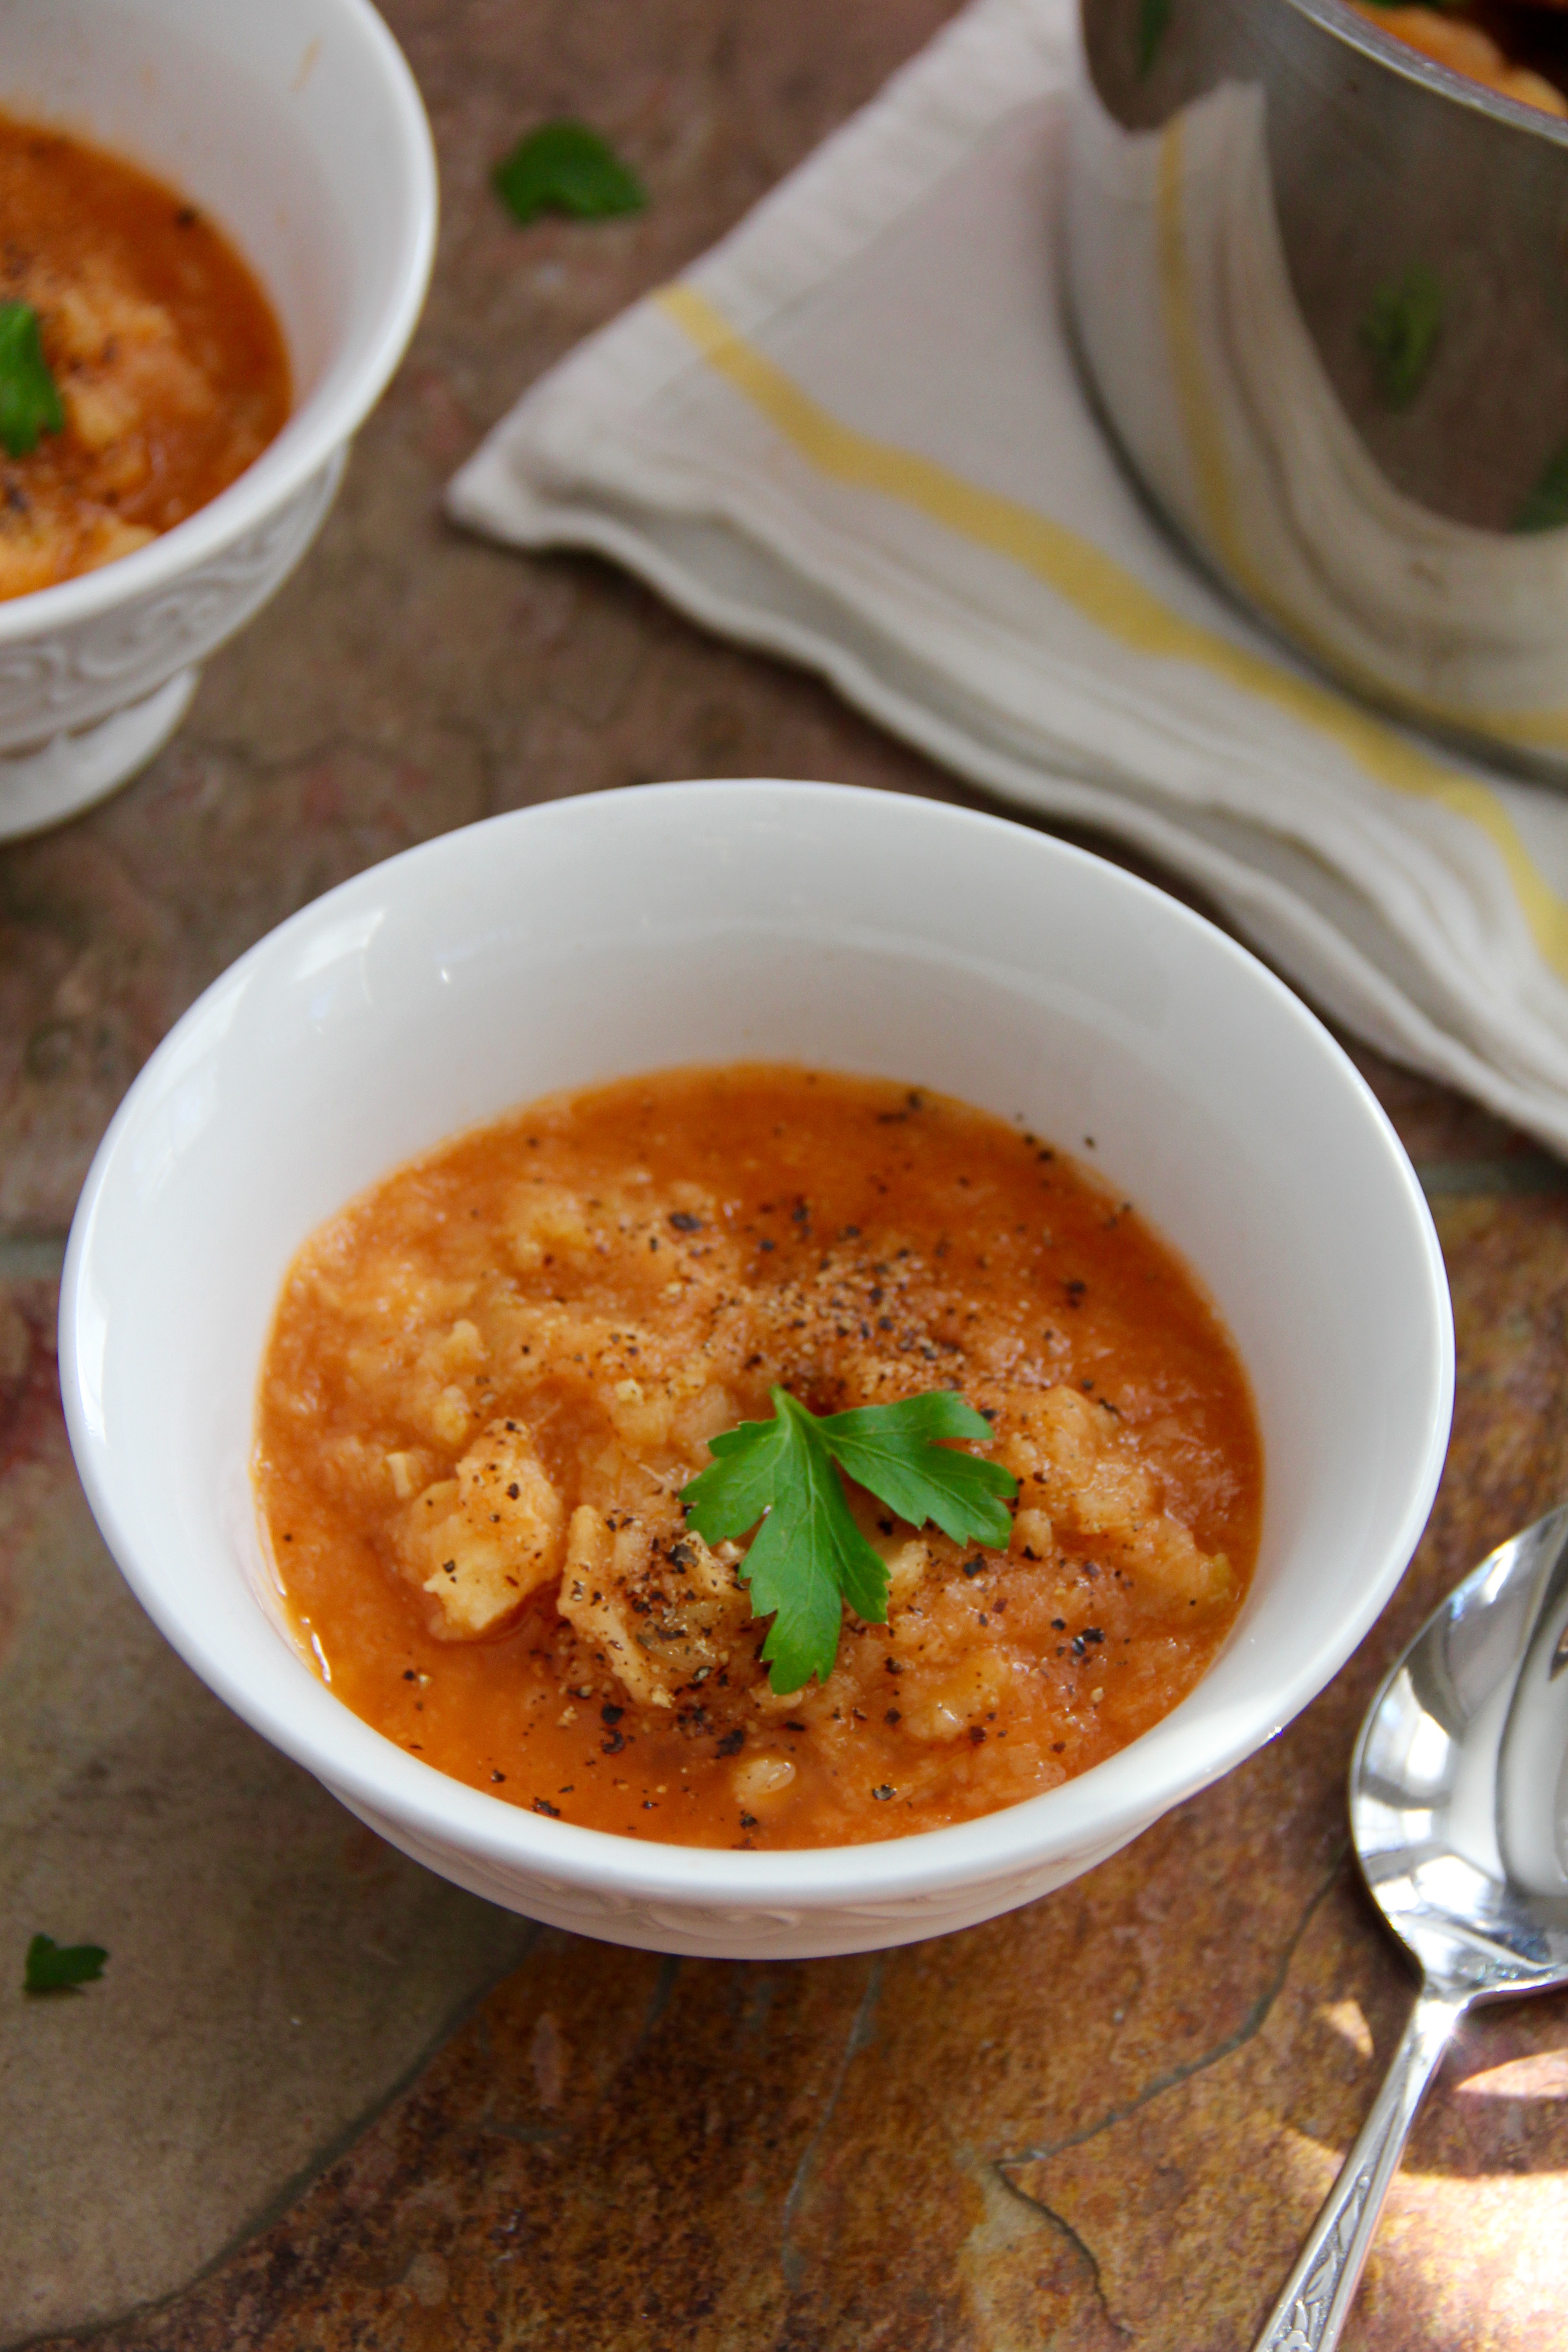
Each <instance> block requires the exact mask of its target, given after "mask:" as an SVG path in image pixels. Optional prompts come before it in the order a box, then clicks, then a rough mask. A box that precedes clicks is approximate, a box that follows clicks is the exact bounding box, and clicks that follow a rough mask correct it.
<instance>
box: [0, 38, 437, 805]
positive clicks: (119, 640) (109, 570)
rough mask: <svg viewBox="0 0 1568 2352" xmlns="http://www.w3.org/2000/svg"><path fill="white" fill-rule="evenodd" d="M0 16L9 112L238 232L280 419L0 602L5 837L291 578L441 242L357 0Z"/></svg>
mask: <svg viewBox="0 0 1568 2352" xmlns="http://www.w3.org/2000/svg"><path fill="white" fill-rule="evenodd" d="M0 107H3V108H4V110H5V112H6V113H8V114H11V115H13V116H15V117H16V118H17V119H19V120H21V121H28V122H43V123H47V124H49V125H51V126H52V127H53V128H55V129H58V130H60V131H67V132H72V133H75V134H77V135H78V136H79V137H82V138H86V139H89V140H90V141H92V142H94V143H95V144H97V145H99V146H102V147H106V148H109V149H110V150H111V151H112V152H114V153H115V154H117V155H121V156H123V157H124V158H125V159H126V160H127V161H128V162H131V163H137V164H140V165H141V166H142V169H143V170H145V171H148V172H151V173H153V175H154V176H155V177H156V178H158V179H161V180H163V181H166V182H167V183H168V184H170V185H171V186H172V187H174V188H176V189H177V190H178V191H179V192H180V194H182V195H184V196H187V197H189V198H190V199H191V201H192V202H193V203H195V204H196V205H200V207H201V209H202V210H203V211H204V212H205V213H206V214H208V215H210V216H211V218H212V219H213V220H214V221H215V222H216V223H217V225H218V226H220V227H221V228H222V229H223V230H224V231H225V233H226V235H227V236H229V237H230V238H232V240H233V242H234V244H235V245H236V246H237V248H238V249H239V251H240V252H241V253H242V254H243V255H244V257H245V258H246V260H247V262H248V263H249V264H250V266H251V268H253V269H254V270H255V272H256V274H257V276H258V278H259V279H260V281H261V283H262V286H263V287H264V288H265V289H266V291H267V293H268V297H269V298H270V299H271V301H272V303H273V306H274V308H275V309H276V310H277V312H278V315H279V321H280V323H281V325H282V328H283V332H284V340H285V341H286V342H287V344H288V348H289V364H290V367H291V370H292V373H293V377H294V410H293V414H292V415H290V416H289V421H288V423H287V424H286V425H284V427H283V430H282V432H281V433H280V434H279V436H278V438H277V439H276V440H275V441H274V442H273V443H272V444H271V446H269V447H268V448H267V449H265V450H263V452H262V454H261V456H260V457H258V459H257V461H256V463H255V464H254V465H253V466H250V467H247V469H246V471H245V472H244V473H243V474H241V475H240V476H239V478H238V479H237V481H234V482H232V483H231V484H230V485H229V487H228V488H227V489H226V490H224V491H222V492H220V493H219V495H218V497H216V499H213V500H212V502H211V504H210V505H208V506H205V507H203V508H201V509H199V511H198V512H197V513H195V514H194V515H192V516H190V517H189V518H188V519H187V520H185V521H184V522H183V523H180V524H178V525H177V526H176V527H175V528H174V530H170V531H166V532H164V533H163V536H162V537H161V538H159V539H154V540H153V541H151V542H150V544H149V545H147V546H146V547H143V548H140V549H138V550H137V551H136V552H135V553H134V554H132V555H127V556H122V557H121V558H120V560H119V561H118V562H113V563H108V564H105V565H104V566H103V567H102V568H101V569H100V570H99V571H97V572H87V573H85V574H84V575H83V576H82V577H81V578H80V579H78V580H67V581H63V582H62V583H60V584H59V586H58V587H55V588H44V589H40V590H39V591H38V592H37V593H36V594H34V595H30V596H17V597H14V598H12V599H10V600H9V601H8V602H5V603H0V840H4V839H5V838H6V837H8V836H10V835H16V834H21V833H27V832H32V831H34V830H36V829H37V827H38V826H40V825H43V824H54V823H56V822H58V819H60V818H61V817H64V816H68V815H70V814H73V813H74V812H75V811H76V810H77V809H79V808H83V807H86V806H87V805H88V804H89V803H90V802H92V801H94V800H97V799H100V798H101V796H102V795H103V794H104V793H107V792H110V791H112V790H113V789H114V787H115V786H116V785H117V784H119V783H122V782H125V780H126V778H127V777H129V776H131V775H132V774H133V773H134V772H135V771H136V770H137V769H138V768H139V767H141V766H142V764H143V762H144V761H147V760H149V759H150V758H151V757H152V756H153V753H154V752H155V751H157V750H158V749H159V748H160V746H161V745H162V743H163V741H164V740H166V738H167V737H168V736H169V734H170V733H171V732H172V731H173V730H174V727H175V726H177V725H178V723H179V720H180V719H181V717H182V716H183V714H184V709H185V707H186V705H187V704H188V702H189V701H190V698H191V695H192V693H193V692H194V690H195V681H196V670H195V665H196V664H197V663H199V662H200V661H202V660H203V659H204V658H205V656H206V655H207V654H209V653H211V652H212V650H213V648H214V647H215V646H218V645H221V644H222V642H223V640H224V639H225V638H226V637H228V636H231V635H233V634H234V632H235V630H236V629H237V628H239V627H241V626H242V625H243V624H244V623H245V622H246V621H247V620H248V619H249V618H250V616H251V614H253V613H255V612H256V611H257V610H258V608H259V607H260V606H261V605H262V604H265V602H266V601H267V599H268V596H270V595H271V594H272V593H273V592H274V591H275V590H276V589H277V588H278V587H279V585H280V584H281V583H282V582H283V581H284V580H285V579H286V578H287V577H288V574H289V572H291V571H292V570H293V568H294V566H295V564H296V563H297V562H299V560H300V556H301V555H303V553H304V551H305V550H306V548H307V547H308V546H309V545H310V541H311V540H312V539H313V538H314V537H315V534H316V532H317V530H319V529H320V527H321V521H322V520H323V518H324V517H325V515H326V512H327V509H328V508H329V507H330V506H331V501H332V497H333V494H334V492H335V491H336V488H337V486H338V481H339V478H340V477H341V475H342V467H343V459H344V457H345V455H346V452H347V447H348V442H349V437H350V436H351V435H352V434H353V432H354V431H355V429H356V428H357V427H358V425H360V424H361V423H362V422H363V418H364V416H365V414H366V412H367V411H368V410H369V409H370V408H371V407H372V405H373V404H374V402H375V401H376V400H377V399H378V398H379V396H380V394H381V393H382V392H383V390H384V387H385V384H386V381H387V378H388V377H389V376H390V375H391V373H392V371H393V369H394V368H395V366H396V364H397V362H398V361H399V359H400V358H401V357H402V355H403V352H404V349H405V345H406V344H407V341H408V338H409V336H410V335H411V334H412V333H413V331H414V325H415V321H416V319H417V318H418V315H419V309H420V305H421V303H422V302H423V300H424V299H425V288H426V281H427V280H428V278H429V274H430V260H431V255H432V253H433V251H434V247H435V236H436V163H435V154H434V150H433V148H432V146H431V142H430V131H429V125H428V123H427V122H426V118H425V110H424V108H423V106H422V105H421V103H420V100H419V93H418V91H417V89H416V87H415V83H414V78H413V76H412V74H411V73H410V72H409V70H408V68H407V66H406V65H405V62H404V58H403V55H402V52H401V51H400V50H399V48H398V47H397V45H396V43H395V41H394V39H393V37H392V36H391V34H390V33H389V32H388V31H387V29H386V27H385V26H384V24H383V23H382V21H381V18H380V17H379V16H377V15H376V13H375V11H374V8H372V7H371V6H370V5H368V0H267V5H265V6H257V5H251V0H134V5H130V4H129V0H7V5H6V8H5V44H4V53H3V55H0Z"/></svg>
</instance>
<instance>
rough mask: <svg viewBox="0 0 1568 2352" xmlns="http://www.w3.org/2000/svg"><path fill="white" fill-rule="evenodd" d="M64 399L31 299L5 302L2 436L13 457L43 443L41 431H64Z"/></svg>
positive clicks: (0, 353) (1, 306) (0, 316)
mask: <svg viewBox="0 0 1568 2352" xmlns="http://www.w3.org/2000/svg"><path fill="white" fill-rule="evenodd" d="M65 423H66V413H65V410H64V408H63V407H62V406H61V404H60V395H59V394H58V391H57V389H56V386H55V380H54V377H53V376H52V375H51V374H50V373H49V363H48V362H47V359H46V358H45V357H44V347H43V344H42V343H41V342H40V341H39V340H38V314H37V311H36V310H34V309H33V307H32V305H31V303H30V302H0V442H4V443H5V448H6V451H7V453H8V454H9V455H10V456H11V457H26V455H27V453H28V451H29V450H31V449H35V448H37V443H38V436H39V434H40V433H63V432H64V431H65Z"/></svg>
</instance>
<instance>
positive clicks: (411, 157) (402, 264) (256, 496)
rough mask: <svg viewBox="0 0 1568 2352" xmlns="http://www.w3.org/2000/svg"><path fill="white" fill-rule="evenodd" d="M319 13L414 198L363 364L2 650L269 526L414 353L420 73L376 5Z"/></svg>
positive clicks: (12, 615)
mask: <svg viewBox="0 0 1568 2352" xmlns="http://www.w3.org/2000/svg"><path fill="white" fill-rule="evenodd" d="M318 5H319V6H321V7H323V8H336V9H338V10H341V11H342V14H343V16H344V17H345V18H346V19H347V20H348V21H349V23H350V24H351V25H352V26H353V27H354V29H355V33H356V36H357V37H358V38H359V39H361V40H362V41H363V43H364V44H365V45H366V47H367V49H368V53H369V58H370V62H371V64H372V66H373V68H374V70H375V71H376V72H377V73H379V75H380V77H381V86H382V89H383V93H384V96H385V97H386V99H387V100H389V101H390V105H391V109H392V113H393V119H394V126H395V166H394V168H395V170H396V171H398V172H399V173H402V174H404V175H405V178H406V182H407V185H408V191H409V197H410V220H411V231H412V233H411V235H410V236H409V237H408V238H407V240H406V243H405V248H404V250H403V252H402V254H401V256H400V257H399V259H398V262H397V266H396V269H395V275H394V280H393V283H392V286H391V288H390V289H389V291H388V294H387V299H386V301H385V303H384V306H383V310H382V313H381V316H380V317H379V319H377V320H375V321H374V325H373V326H372V328H371V329H370V330H369V331H368V332H367V337H366V344H367V347H366V350H365V352H364V355H363V359H362V360H361V362H360V364H359V366H358V367H357V368H356V369H355V371H354V373H353V375H352V376H351V377H349V378H348V379H347V380H346V381H344V382H343V383H340V384H338V385H337V386H335V387H334V388H333V389H332V390H331V393H330V394H321V393H320V392H312V393H310V394H307V396H306V398H305V399H304V400H303V401H302V402H301V403H300V406H299V407H298V408H295V409H293V410H292V411H291V412H290V413H289V415H288V416H287V417H286V418H285V419H284V422H283V424H282V425H281V427H280V428H279V432H278V434H277V435H276V436H275V437H274V439H273V440H271V441H270V442H268V446H267V447H266V448H265V449H263V450H262V452H261V454H260V455H259V457H255V458H253V459H252V461H251V463H250V464H249V465H248V466H247V467H246V468H245V470H244V472H243V473H241V474H237V475H236V477H235V478H234V480H233V481H232V482H230V483H229V484H228V486H227V488H225V489H222V490H220V491H219V492H218V494H217V496H216V498H214V499H208V500H207V503H206V504H205V506H203V507H198V508H197V509H196V510H195V513H194V514H191V515H187V516H186V517H185V519H184V521H183V522H178V523H176V524H175V525H174V528H173V530H166V531H161V532H160V533H159V535H158V537H157V538H156V539H153V540H150V541H148V543H147V545H146V546H145V547H139V548H135V549H133V550H132V552H131V553H130V554H129V555H121V556H117V557H115V559H114V560H113V562H110V563H104V564H100V566H99V567H98V569H97V570H96V571H93V572H80V573H79V574H78V575H77V577H76V578H75V579H71V580H61V581H58V582H56V583H55V584H54V585H53V586H51V587H48V588H35V589H33V590H31V591H30V592H29V593H26V595H22V596H12V597H7V598H5V600H4V601H3V602H0V649H3V648H5V647H6V646H13V645H17V644H25V643H26V642H27V641H28V640H29V639H31V638H33V637H37V636H42V635H57V634H58V633H59V632H61V631H66V630H70V629H74V628H76V627H78V626H79V625H81V624H83V623H85V622H89V621H93V620H96V619H98V618H99V617H100V615H101V614H104V613H106V612H110V611H112V610H113V609H114V608H115V607H116V606H117V605H121V604H132V603H134V602H137V601H139V600H140V599H141V598H142V597H143V596H146V595H152V594H155V593H157V592H158V590H159V589H161V588H166V587H168V586H170V585H171V584H172V583H174V581H176V580H178V579H179V578H180V577H181V575H182V574H184V573H185V572H191V571H194V570H195V569H196V568H197V566H199V565H200V564H203V563H205V562H208V561H209V560H210V559H211V558H212V557H214V556H217V555H221V554H222V553H223V552H224V551H226V549H227V548H228V547H229V546H230V545H231V544H232V543H233V542H234V541H236V540H237V539H240V538H243V537H244V535H245V534H246V532H247V531H249V530H254V529H255V528H256V527H257V525H258V524H259V523H262V522H265V521H267V520H269V519H270V518H271V517H272V516H273V515H275V514H276V513H277V512H278V511H279V509H280V508H282V507H284V506H285V505H287V503H288V502H289V499H292V498H293V497H294V496H295V495H296V493H297V492H299V491H300V490H301V489H302V488H304V487H305V486H306V484H307V483H309V482H310V480H311V479H312V478H313V477H314V476H316V475H317V474H319V473H320V472H321V469H322V468H323V467H325V466H326V465H327V463H328V462H329V460H330V459H331V457H332V455H333V453H334V451H336V450H337V449H338V448H340V447H341V446H342V444H343V443H344V442H346V441H347V440H348V439H349V438H350V437H351V436H352V435H353V433H355V432H356V431H357V430H358V428H359V426H360V425H362V424H363V421H364V418H365V417H366V415H368V414H369V412H370V411H371V409H372V408H374V405H375V404H376V402H377V401H378V400H379V399H380V397H381V395H382V394H383V393H384V391H385V389H386V386H387V383H389V381H390V380H391V377H392V374H393V372H394V370H395V368H396V366H397V364H398V362H399V361H400V360H401V359H402V357H403V354H404V352H405V350H406V348H407V346H408V342H409V341H410V338H411V337H412V335H413V332H414V330H415V327H416V324H417V322H418V319H419V314H420V311H421V310H422V309H423V307H424V303H425V297H426V291H427V289H428V287H429V283H430V273H431V270H432V268H433V267H434V264H435V257H436V231H437V218H438V213H439V187H438V181H437V169H436V148H435V141H434V138H433V136H432V133H431V130H430V121H429V117H428V116H427V115H426V111H425V102H424V100H423V99H422V98H421V97H420V94H419V86H418V84H417V83H416V80H415V79H414V73H413V69H412V68H411V67H410V65H409V63H408V60H407V58H405V56H404V54H403V51H402V49H401V48H400V47H398V45H397V42H396V40H395V37H394V36H393V34H392V32H391V30H390V28H389V27H388V26H387V25H386V23H385V22H384V19H383V18H382V16H380V14H379V13H378V11H377V10H376V9H375V8H374V6H373V5H371V0H318ZM241 257H242V258H243V259H245V260H246V264H247V268H248V267H249V266H250V264H249V260H248V257H247V256H245V255H244V254H243V252H242V256H241ZM263 290H265V289H263ZM268 299H270V298H268Z"/></svg>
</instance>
